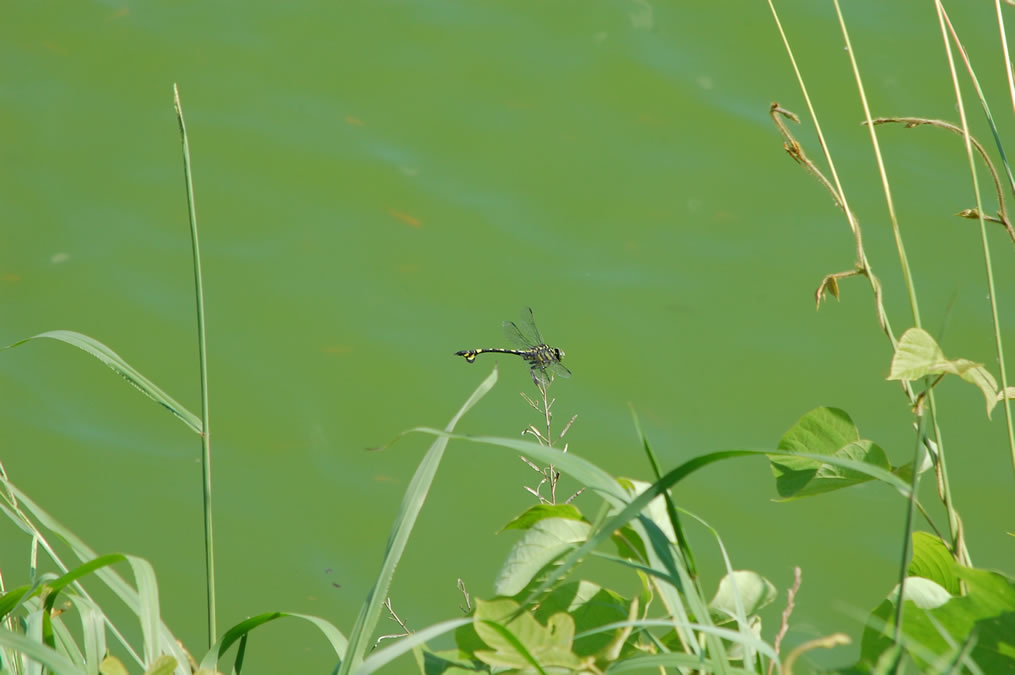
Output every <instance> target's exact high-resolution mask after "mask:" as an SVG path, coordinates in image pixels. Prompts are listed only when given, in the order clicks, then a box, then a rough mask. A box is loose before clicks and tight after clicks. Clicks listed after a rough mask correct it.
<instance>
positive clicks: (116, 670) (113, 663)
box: [99, 656, 130, 675]
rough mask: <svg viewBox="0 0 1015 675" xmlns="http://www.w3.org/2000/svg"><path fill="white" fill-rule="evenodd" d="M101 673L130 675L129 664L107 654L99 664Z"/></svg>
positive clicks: (106, 674) (105, 674)
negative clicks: (124, 663)
mask: <svg viewBox="0 0 1015 675" xmlns="http://www.w3.org/2000/svg"><path fill="white" fill-rule="evenodd" d="M99 675H130V671H129V670H127V666H125V665H123V662H122V661H120V659H118V658H116V657H115V656H107V657H106V658H104V659H103V660H102V663H100V664H99Z"/></svg>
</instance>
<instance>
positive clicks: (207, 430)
mask: <svg viewBox="0 0 1015 675" xmlns="http://www.w3.org/2000/svg"><path fill="white" fill-rule="evenodd" d="M173 104H174V105H175V107H176V119H177V121H178V122H179V123H180V139H181V140H182V142H183V177H184V180H185V182H186V186H187V213H188V215H189V217H190V242H191V246H192V249H193V252H194V295H195V299H196V306H197V347H198V360H199V364H200V370H201V475H202V478H203V487H204V564H205V585H206V589H207V603H208V646H209V647H211V645H213V644H215V639H216V636H217V635H218V629H217V627H216V618H215V614H216V609H215V538H214V535H213V530H212V509H211V424H210V419H209V415H208V358H207V349H206V341H205V330H204V325H205V324H204V284H203V283H202V281H201V248H200V246H199V245H198V238H197V211H196V209H195V207H194V182H193V178H192V174H191V168H190V142H189V141H188V140H187V126H186V124H185V123H184V121H183V105H182V104H181V103H180V90H179V89H178V88H177V86H176V84H173Z"/></svg>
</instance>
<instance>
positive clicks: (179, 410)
mask: <svg viewBox="0 0 1015 675" xmlns="http://www.w3.org/2000/svg"><path fill="white" fill-rule="evenodd" d="M40 338H49V339H51V340H59V341H60V342H65V343H67V344H69V345H71V346H73V347H77V348H78V349H80V350H82V351H84V352H87V353H89V354H91V355H92V356H94V357H95V358H97V359H98V360H99V361H102V362H103V363H104V364H106V365H107V366H108V367H109V368H110V369H111V370H112V371H113V372H114V373H116V374H117V375H119V376H120V377H122V378H123V379H125V380H127V382H128V383H130V384H131V385H132V386H133V387H134V388H136V389H137V390H138V391H140V392H141V393H142V394H144V395H145V396H147V397H148V398H150V399H151V400H153V401H155V402H156V403H158V404H159V405H161V406H163V407H164V408H165V409H166V410H168V411H169V412H171V413H173V414H174V415H176V416H177V417H179V418H180V419H181V420H183V421H184V423H186V425H187V426H188V427H190V428H191V429H192V430H194V431H195V432H197V433H201V428H202V425H201V420H200V419H198V417H197V415H195V414H194V413H192V412H190V411H189V410H187V409H186V408H185V407H183V405H182V404H181V403H180V402H179V401H177V400H176V399H174V398H173V397H172V396H170V395H169V394H167V393H166V392H164V391H162V390H161V389H160V388H159V387H158V386H156V385H155V383H154V382H152V381H151V380H149V379H148V378H147V377H145V376H144V375H142V374H141V373H140V372H138V370H137V369H136V368H134V367H133V366H132V365H130V364H129V363H127V362H126V361H124V360H123V357H121V356H120V355H119V354H117V353H116V352H114V351H113V350H112V349H110V348H109V347H107V346H106V345H104V344H102V343H101V342H99V341H98V340H96V339H94V338H90V337H88V336H87V335H83V334H81V333H76V332H74V331H72V330H51V331H47V332H45V333H39V334H38V335H33V336H32V337H30V338H25V339H24V340H18V341H17V342H15V343H14V344H11V345H7V346H6V347H0V351H3V350H4V349H13V348H14V347H17V346H19V345H23V344H25V343H26V342H31V341H32V340H38V339H40Z"/></svg>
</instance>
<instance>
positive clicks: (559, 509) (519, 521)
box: [502, 504, 585, 531]
mask: <svg viewBox="0 0 1015 675" xmlns="http://www.w3.org/2000/svg"><path fill="white" fill-rule="evenodd" d="M545 518H567V519H569V520H582V521H584V520H585V518H584V517H583V516H582V514H581V511H579V510H578V509H577V507H575V506H574V505H573V504H536V505H535V506H531V507H529V508H527V509H525V512H524V513H522V514H521V515H519V516H518V517H517V518H515V519H514V520H512V521H511V522H510V523H508V524H507V525H505V526H504V529H505V530H527V529H529V528H530V527H532V526H533V525H535V524H536V523H538V522H539V521H540V520H543V519H545ZM502 531H503V530H502Z"/></svg>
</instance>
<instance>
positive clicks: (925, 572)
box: [909, 532, 961, 595]
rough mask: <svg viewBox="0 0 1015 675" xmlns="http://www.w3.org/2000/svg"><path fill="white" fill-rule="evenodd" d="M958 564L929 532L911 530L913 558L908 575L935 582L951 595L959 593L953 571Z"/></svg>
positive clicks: (958, 582) (943, 545)
mask: <svg viewBox="0 0 1015 675" xmlns="http://www.w3.org/2000/svg"><path fill="white" fill-rule="evenodd" d="M957 567H958V565H957V564H956V562H955V559H954V558H952V555H951V553H950V552H949V551H948V547H947V546H945V544H944V542H943V541H941V539H939V538H938V537H937V536H936V535H933V534H931V533H930V532H913V559H912V560H911V561H910V562H909V575H910V576H913V577H924V578H925V579H930V580H932V581H935V582H937V583H938V584H940V585H941V586H942V587H944V589H945V590H947V591H948V592H949V593H951V594H952V595H959V594H960V593H961V588H960V580H959V577H958V575H957V574H956V573H955V570H956V568H957Z"/></svg>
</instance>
